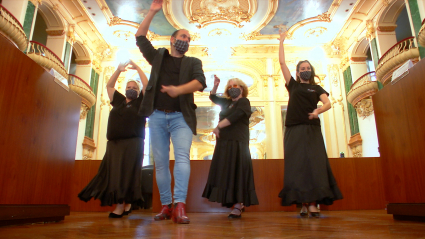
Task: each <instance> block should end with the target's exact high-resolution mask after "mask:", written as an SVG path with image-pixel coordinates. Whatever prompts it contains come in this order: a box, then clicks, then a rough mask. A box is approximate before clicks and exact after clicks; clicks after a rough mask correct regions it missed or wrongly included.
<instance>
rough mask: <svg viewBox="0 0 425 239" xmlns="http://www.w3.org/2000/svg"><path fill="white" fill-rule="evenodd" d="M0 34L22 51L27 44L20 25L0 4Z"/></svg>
mask: <svg viewBox="0 0 425 239" xmlns="http://www.w3.org/2000/svg"><path fill="white" fill-rule="evenodd" d="M0 32H3V33H4V35H6V36H7V37H9V39H10V40H12V42H14V43H15V44H16V45H17V47H18V48H19V49H20V50H21V51H24V50H25V49H26V47H27V44H28V38H27V36H26V35H25V32H24V28H23V27H22V25H21V23H20V22H19V21H18V20H17V19H16V18H15V17H14V16H13V15H12V13H10V12H9V11H8V10H7V9H6V8H5V7H3V5H1V4H0Z"/></svg>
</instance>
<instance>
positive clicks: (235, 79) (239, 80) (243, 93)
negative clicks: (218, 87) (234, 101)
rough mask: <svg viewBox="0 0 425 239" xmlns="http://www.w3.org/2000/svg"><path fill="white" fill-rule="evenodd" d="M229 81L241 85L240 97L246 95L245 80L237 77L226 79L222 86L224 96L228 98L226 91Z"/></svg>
mask: <svg viewBox="0 0 425 239" xmlns="http://www.w3.org/2000/svg"><path fill="white" fill-rule="evenodd" d="M230 81H233V82H236V84H237V85H238V86H240V87H242V89H243V91H242V97H247V96H248V86H246V84H245V82H243V81H242V80H241V79H239V78H232V79H229V80H228V81H227V84H226V87H225V88H224V96H225V97H226V98H230V96H229V94H228V93H227V89H228V88H229V83H230Z"/></svg>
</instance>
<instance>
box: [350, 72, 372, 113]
mask: <svg viewBox="0 0 425 239" xmlns="http://www.w3.org/2000/svg"><path fill="white" fill-rule="evenodd" d="M378 90H379V88H378V82H377V81H376V74H375V72H374V71H372V72H368V73H366V74H364V75H362V76H361V77H359V79H357V80H356V81H355V82H354V83H353V84H352V85H351V88H350V91H349V92H348V93H347V101H348V102H349V103H350V104H352V105H353V107H354V108H355V109H356V111H357V114H358V115H359V116H360V117H364V118H366V117H367V116H369V115H371V114H372V113H373V105H372V100H371V99H370V97H371V96H372V95H374V94H375V93H376V92H378Z"/></svg>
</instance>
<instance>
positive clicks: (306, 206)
mask: <svg viewBox="0 0 425 239" xmlns="http://www.w3.org/2000/svg"><path fill="white" fill-rule="evenodd" d="M304 207H305V209H306V210H305V211H303V208H304ZM307 208H308V204H307V203H303V204H302V208H301V212H300V216H301V217H308V210H307Z"/></svg>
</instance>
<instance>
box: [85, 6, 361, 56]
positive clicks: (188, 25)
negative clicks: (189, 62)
mask: <svg viewBox="0 0 425 239" xmlns="http://www.w3.org/2000/svg"><path fill="white" fill-rule="evenodd" d="M82 2H83V5H84V6H85V7H86V10H87V11H88V12H89V13H90V14H91V15H92V19H93V21H94V22H95V25H96V27H98V28H99V31H100V32H101V34H102V37H103V38H104V39H105V41H106V42H108V44H110V45H111V46H112V47H115V48H126V49H128V50H131V49H135V48H136V47H135V39H134V33H136V31H137V27H138V25H139V24H140V23H141V22H142V21H143V19H144V18H145V16H146V14H147V13H148V12H149V9H150V6H151V4H152V2H153V0H83V1H82ZM355 2H356V1H354V0H166V1H164V3H163V6H162V10H161V11H159V12H158V13H157V14H156V15H155V17H154V18H153V20H152V23H151V24H150V27H149V30H150V34H151V35H150V39H151V41H152V43H153V45H154V46H168V45H169V39H170V38H169V36H170V35H171V34H172V33H173V32H174V31H175V30H176V29H182V28H184V29H187V30H189V32H190V33H191V36H193V38H192V42H191V47H192V48H193V47H194V46H200V47H201V48H199V49H200V51H198V52H201V53H199V54H198V55H201V56H207V57H209V58H211V59H213V60H215V61H216V62H221V59H229V58H231V57H232V56H235V52H236V51H237V50H238V51H239V52H238V54H241V52H244V49H251V50H253V51H256V45H263V46H268V45H276V44H277V43H278V41H277V40H276V39H277V37H278V36H277V34H278V33H279V30H280V29H289V31H290V32H289V35H288V39H287V44H290V45H292V46H311V47H312V46H317V45H320V44H325V43H328V42H329V41H332V40H333V39H334V38H335V36H336V35H337V33H338V32H339V31H340V30H341V28H342V25H343V23H344V22H345V20H346V18H347V17H348V16H349V13H350V11H351V9H352V7H353V6H354V5H355ZM241 46H242V47H244V46H245V48H240V47H241ZM202 47H204V48H202ZM241 49H242V50H241ZM246 53H247V54H248V52H246ZM202 54H203V55H202ZM217 59H219V60H220V61H217Z"/></svg>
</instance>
